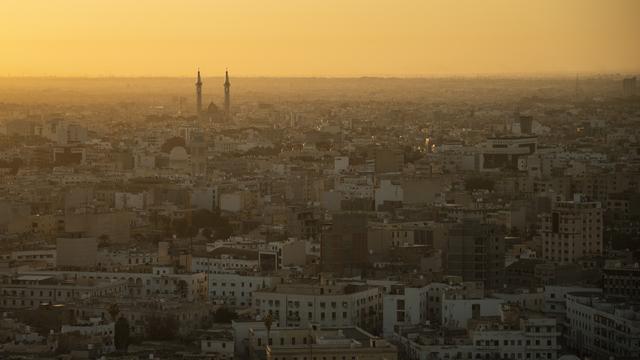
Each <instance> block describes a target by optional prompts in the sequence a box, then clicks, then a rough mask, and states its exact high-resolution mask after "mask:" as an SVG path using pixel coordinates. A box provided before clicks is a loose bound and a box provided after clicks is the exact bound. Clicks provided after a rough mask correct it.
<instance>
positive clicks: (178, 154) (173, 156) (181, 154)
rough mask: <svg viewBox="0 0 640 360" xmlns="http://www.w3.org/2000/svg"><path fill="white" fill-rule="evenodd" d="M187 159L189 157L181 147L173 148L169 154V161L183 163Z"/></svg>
mask: <svg viewBox="0 0 640 360" xmlns="http://www.w3.org/2000/svg"><path fill="white" fill-rule="evenodd" d="M188 159H189V155H188V154H187V150H186V149H185V148H184V147H182V146H176V147H174V148H173V149H171V152H170V153H169V160H170V161H184V160H188Z"/></svg>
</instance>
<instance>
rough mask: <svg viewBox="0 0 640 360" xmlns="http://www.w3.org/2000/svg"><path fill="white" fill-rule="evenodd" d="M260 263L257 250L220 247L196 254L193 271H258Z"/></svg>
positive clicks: (192, 263) (211, 272)
mask: <svg viewBox="0 0 640 360" xmlns="http://www.w3.org/2000/svg"><path fill="white" fill-rule="evenodd" d="M259 264H260V263H259V260H258V252H257V251H254V250H246V249H236V248H228V247H219V248H216V249H214V250H213V251H209V252H207V253H200V254H197V255H194V256H193V257H192V260H191V271H192V272H203V273H207V274H221V273H235V272H237V271H256V270H258V268H259V266H260V265H259Z"/></svg>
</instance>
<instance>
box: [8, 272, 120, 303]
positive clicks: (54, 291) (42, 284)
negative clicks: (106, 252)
mask: <svg viewBox="0 0 640 360" xmlns="http://www.w3.org/2000/svg"><path fill="white" fill-rule="evenodd" d="M0 281H1V282H0V306H2V307H3V308H18V309H25V308H32V309H36V308H38V307H39V306H40V305H41V304H60V303H67V302H70V301H75V300H82V299H91V298H100V297H104V296H113V297H118V296H125V295H126V294H127V284H126V282H125V281H120V280H118V281H110V280H106V279H103V280H92V281H88V280H86V279H68V280H67V279H62V278H60V277H57V276H54V275H53V274H17V275H8V276H3V277H1V278H0Z"/></svg>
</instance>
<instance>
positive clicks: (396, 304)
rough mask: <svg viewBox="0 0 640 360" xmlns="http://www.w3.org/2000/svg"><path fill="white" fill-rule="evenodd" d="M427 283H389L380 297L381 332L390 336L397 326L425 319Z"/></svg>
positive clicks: (427, 297) (427, 293)
mask: <svg viewBox="0 0 640 360" xmlns="http://www.w3.org/2000/svg"><path fill="white" fill-rule="evenodd" d="M428 299H429V287H428V285H410V284H407V285H404V284H398V285H391V290H390V291H389V292H388V293H386V294H384V295H383V298H382V334H383V336H384V337H385V338H386V337H390V336H391V335H393V333H394V332H395V331H396V330H397V328H398V326H407V325H417V324H420V323H424V322H425V321H427V302H428Z"/></svg>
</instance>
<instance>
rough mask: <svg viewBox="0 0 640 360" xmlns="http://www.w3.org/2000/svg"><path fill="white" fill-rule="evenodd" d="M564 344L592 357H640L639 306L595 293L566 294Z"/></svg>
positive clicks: (603, 359) (597, 358)
mask: <svg viewBox="0 0 640 360" xmlns="http://www.w3.org/2000/svg"><path fill="white" fill-rule="evenodd" d="M566 314H567V321H568V332H567V334H566V336H567V346H568V347H569V348H570V349H573V350H574V351H576V352H578V353H579V354H581V355H583V356H589V357H590V358H591V359H594V360H606V359H611V358H616V359H618V358H619V359H638V358H640V308H638V305H637V304H633V303H625V302H624V300H623V299H613V298H610V299H606V298H603V297H602V295H601V294H600V293H598V292H572V293H569V294H567V312H566Z"/></svg>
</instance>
